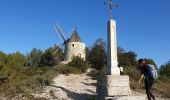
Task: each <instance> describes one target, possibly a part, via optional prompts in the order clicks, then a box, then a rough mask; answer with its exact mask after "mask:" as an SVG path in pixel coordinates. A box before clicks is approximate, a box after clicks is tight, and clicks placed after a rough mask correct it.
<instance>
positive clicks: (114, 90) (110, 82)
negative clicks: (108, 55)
mask: <svg viewBox="0 0 170 100" xmlns="http://www.w3.org/2000/svg"><path fill="white" fill-rule="evenodd" d="M106 87H107V96H128V95H131V94H132V91H131V89H130V85H129V76H113V75H107V84H106Z"/></svg>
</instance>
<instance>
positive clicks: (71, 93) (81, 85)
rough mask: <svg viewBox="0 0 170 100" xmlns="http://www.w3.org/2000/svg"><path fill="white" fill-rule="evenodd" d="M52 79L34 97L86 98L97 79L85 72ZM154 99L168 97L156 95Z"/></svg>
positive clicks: (92, 93) (161, 99) (89, 95)
mask: <svg viewBox="0 0 170 100" xmlns="http://www.w3.org/2000/svg"><path fill="white" fill-rule="evenodd" d="M53 81H54V82H53V84H51V85H50V86H47V87H46V88H45V90H44V92H43V93H42V94H35V97H44V98H47V99H48V100H88V98H89V97H91V96H93V95H96V83H97V81H96V80H95V79H92V78H91V77H90V76H87V75H86V74H80V75H75V74H69V75H64V74H60V75H58V76H56V77H55V78H54V79H53ZM133 95H145V92H144V90H140V91H133ZM156 100H170V99H165V98H163V97H159V95H157V97H156Z"/></svg>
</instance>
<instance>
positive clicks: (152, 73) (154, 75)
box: [147, 64, 158, 79]
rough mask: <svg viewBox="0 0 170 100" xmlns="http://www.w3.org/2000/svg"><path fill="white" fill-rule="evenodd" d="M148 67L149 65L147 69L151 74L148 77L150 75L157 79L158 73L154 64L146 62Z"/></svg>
mask: <svg viewBox="0 0 170 100" xmlns="http://www.w3.org/2000/svg"><path fill="white" fill-rule="evenodd" d="M147 65H148V67H149V70H150V72H151V75H152V76H150V77H152V78H153V79H157V78H158V73H157V70H156V69H155V66H154V65H151V64H147Z"/></svg>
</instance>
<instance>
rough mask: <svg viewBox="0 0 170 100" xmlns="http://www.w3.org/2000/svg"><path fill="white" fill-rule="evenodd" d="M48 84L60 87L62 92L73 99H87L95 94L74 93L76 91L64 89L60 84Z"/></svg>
mask: <svg viewBox="0 0 170 100" xmlns="http://www.w3.org/2000/svg"><path fill="white" fill-rule="evenodd" d="M49 86H51V87H55V88H60V89H62V90H63V91H64V92H66V93H67V96H68V97H69V98H70V99H73V100H88V99H89V98H91V97H93V96H95V95H92V94H85V93H83V94H82V93H76V92H73V91H70V90H68V89H65V88H63V87H61V86H56V85H49Z"/></svg>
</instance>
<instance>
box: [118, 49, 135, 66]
mask: <svg viewBox="0 0 170 100" xmlns="http://www.w3.org/2000/svg"><path fill="white" fill-rule="evenodd" d="M136 57H137V55H136V53H135V52H133V51H129V52H125V51H124V50H123V49H121V52H119V51H118V62H119V66H122V67H130V66H137V60H136Z"/></svg>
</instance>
